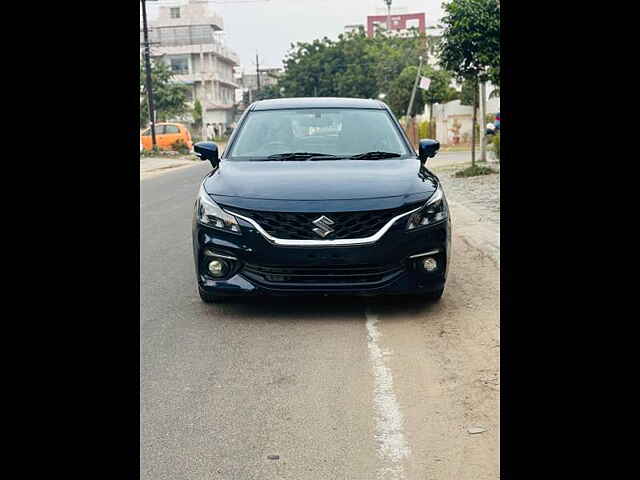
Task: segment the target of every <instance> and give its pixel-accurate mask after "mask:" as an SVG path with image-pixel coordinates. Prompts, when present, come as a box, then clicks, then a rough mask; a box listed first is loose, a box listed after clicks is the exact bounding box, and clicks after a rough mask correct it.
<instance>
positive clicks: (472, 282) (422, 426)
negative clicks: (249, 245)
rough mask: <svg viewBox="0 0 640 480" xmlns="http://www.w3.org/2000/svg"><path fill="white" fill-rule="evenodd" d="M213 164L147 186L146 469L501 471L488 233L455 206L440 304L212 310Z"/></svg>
mask: <svg viewBox="0 0 640 480" xmlns="http://www.w3.org/2000/svg"><path fill="white" fill-rule="evenodd" d="M208 169H209V167H208V164H206V163H201V164H197V165H195V166H193V167H187V168H182V169H177V170H174V171H171V172H168V173H165V174H163V175H161V176H157V177H153V178H149V179H146V180H144V181H141V183H140V190H141V199H140V209H141V225H140V235H141V236H140V248H141V257H140V258H141V265H140V269H141V276H140V290H141V303H140V338H141V343H140V347H141V372H140V389H141V444H140V445H141V452H140V453H141V478H143V479H145V480H164V479H166V480H169V479H170V480H200V479H202V480H204V479H207V480H211V479H367V480H369V479H376V478H377V479H398V480H400V479H425V478H428V479H436V478H438V479H443V480H444V479H452V478H455V479H474V480H483V479H495V478H498V470H499V451H498V439H499V437H498V430H499V417H498V410H499V403H498V397H499V394H498V390H499V376H498V363H499V311H498V305H499V301H498V300H499V273H498V266H497V265H498V263H497V261H496V256H495V248H494V249H493V250H491V249H488V248H485V247H484V246H485V245H489V244H490V245H492V246H493V247H495V242H496V235H495V232H494V231H492V230H491V229H490V228H487V227H486V226H482V225H478V224H477V222H475V220H474V214H473V212H471V211H469V210H467V209H466V208H465V207H464V206H463V205H461V204H458V203H457V202H455V201H453V202H452V212H453V216H454V217H453V218H454V239H453V242H454V263H453V268H452V271H451V274H450V278H449V284H448V287H447V290H446V292H445V295H444V297H443V299H442V301H441V302H439V303H437V304H428V303H424V302H422V301H419V300H418V301H416V300H407V299H404V298H401V299H397V298H390V299H384V298H383V299H361V298H331V297H327V298H323V297H319V298H311V299H256V300H251V301H249V300H246V301H235V302H231V303H228V304H220V305H206V304H204V303H202V302H201V301H200V299H199V297H198V295H197V292H196V287H195V278H194V276H195V274H194V264H193V259H192V250H191V215H192V208H193V202H194V200H195V196H196V193H197V190H198V185H199V181H200V179H201V178H202V177H203V176H204V175H205V174H206V173H207V171H208ZM445 188H446V186H445ZM497 251H498V255H499V240H498V250H497ZM475 427H478V428H480V429H481V430H484V431H483V432H482V433H479V434H475V433H474V434H470V433H469V429H470V428H475Z"/></svg>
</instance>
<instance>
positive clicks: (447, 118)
mask: <svg viewBox="0 0 640 480" xmlns="http://www.w3.org/2000/svg"><path fill="white" fill-rule="evenodd" d="M491 90H493V87H492V86H491V84H489V83H487V97H488V96H489V92H491ZM486 108H487V114H494V115H495V114H496V113H498V112H500V98H487V101H486ZM477 115H478V125H479V126H480V128H481V129H482V128H484V127H485V126H486V122H485V121H484V120H483V119H481V118H480V109H479V108H478V110H477ZM422 119H423V120H428V119H429V107H428V106H427V107H426V109H425V115H424V116H423V117H422ZM433 119H434V120H435V123H436V140H438V141H439V142H440V143H441V144H442V145H451V144H453V143H455V142H454V137H456V136H457V137H458V141H459V142H466V141H470V140H471V124H472V123H473V122H472V120H473V107H471V106H470V105H460V100H454V101H452V102H448V103H445V104H442V105H440V104H435V105H434V106H433Z"/></svg>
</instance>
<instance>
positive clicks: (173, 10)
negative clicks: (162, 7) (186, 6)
mask: <svg viewBox="0 0 640 480" xmlns="http://www.w3.org/2000/svg"><path fill="white" fill-rule="evenodd" d="M171 18H180V7H172V8H171Z"/></svg>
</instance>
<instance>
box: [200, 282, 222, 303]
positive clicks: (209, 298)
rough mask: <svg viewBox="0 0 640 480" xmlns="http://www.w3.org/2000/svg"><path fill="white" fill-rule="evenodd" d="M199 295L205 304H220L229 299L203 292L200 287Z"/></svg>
mask: <svg viewBox="0 0 640 480" xmlns="http://www.w3.org/2000/svg"><path fill="white" fill-rule="evenodd" d="M198 293H199V294H200V298H201V299H202V301H203V302H204V303H218V302H221V301H224V299H225V298H227V297H225V296H223V295H217V294H215V293H209V292H207V291H205V290H203V289H202V288H201V287H200V286H198Z"/></svg>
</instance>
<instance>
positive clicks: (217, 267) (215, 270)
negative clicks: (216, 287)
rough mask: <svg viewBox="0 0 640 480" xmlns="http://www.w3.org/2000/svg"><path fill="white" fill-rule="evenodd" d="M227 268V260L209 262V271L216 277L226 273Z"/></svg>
mask: <svg viewBox="0 0 640 480" xmlns="http://www.w3.org/2000/svg"><path fill="white" fill-rule="evenodd" d="M226 270H227V268H226V264H225V262H223V261H222V260H212V261H211V262H210V263H209V273H211V275H213V276H214V277H221V276H223V275H224V274H225V272H226Z"/></svg>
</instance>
